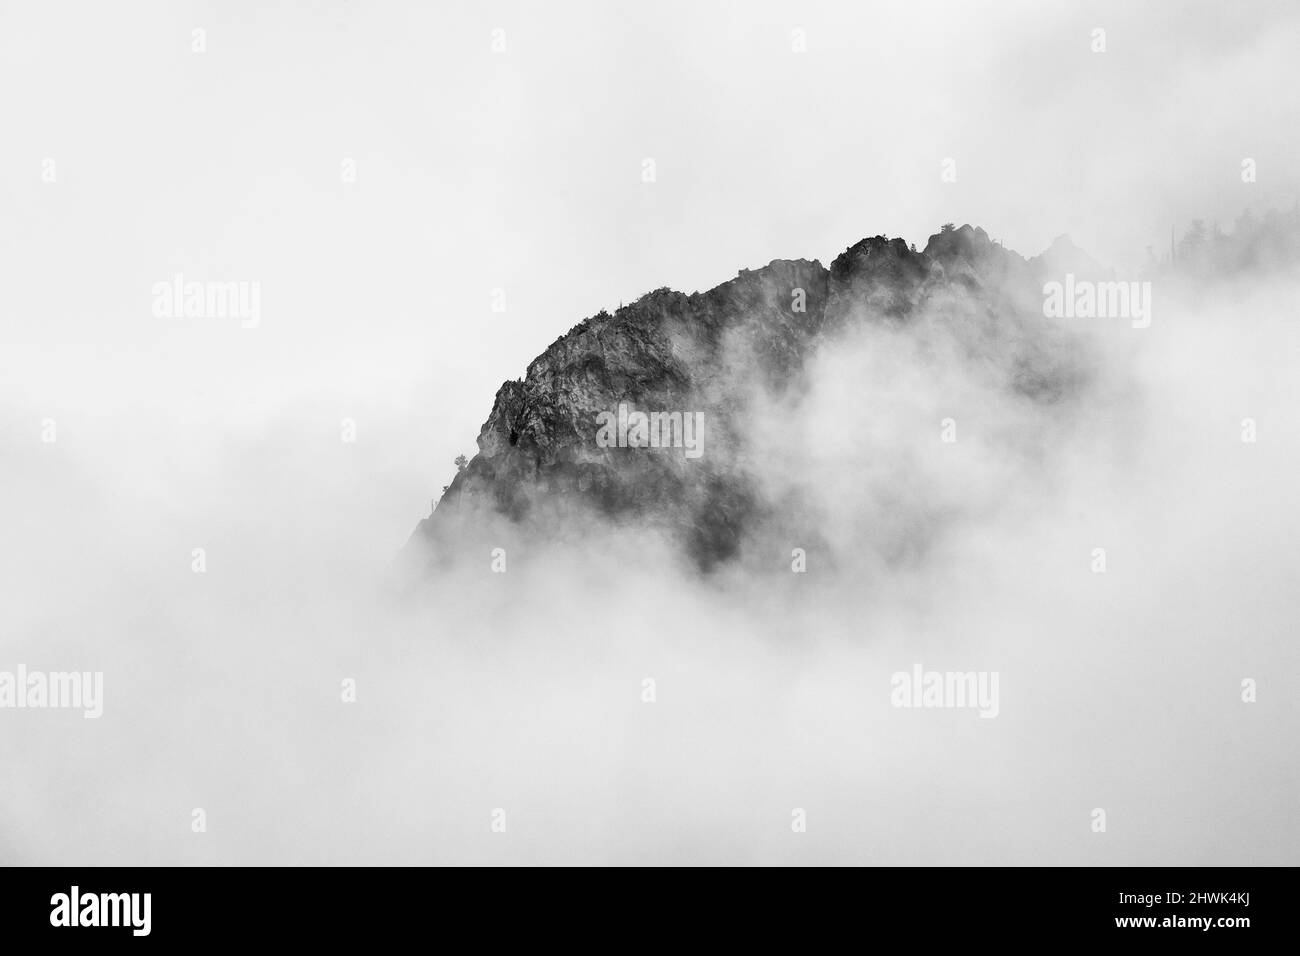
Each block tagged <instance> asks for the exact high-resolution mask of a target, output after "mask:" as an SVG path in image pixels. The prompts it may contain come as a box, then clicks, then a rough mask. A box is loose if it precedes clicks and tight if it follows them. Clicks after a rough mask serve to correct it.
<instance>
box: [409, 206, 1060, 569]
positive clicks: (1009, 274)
mask: <svg viewBox="0 0 1300 956" xmlns="http://www.w3.org/2000/svg"><path fill="white" fill-rule="evenodd" d="M1058 251H1060V250H1058ZM1042 278H1043V275H1042V269H1041V268H1038V263H1036V262H1034V261H1030V262H1027V261H1026V260H1025V259H1023V258H1021V257H1020V256H1019V255H1017V254H1015V253H1014V252H1011V251H1009V250H1007V249H1004V248H1003V247H1002V246H1001V245H999V244H997V243H995V242H993V241H992V240H990V239H989V237H988V235H987V234H986V233H985V232H984V231H983V230H982V229H978V228H972V227H971V226H962V227H961V228H959V229H951V228H947V227H945V229H944V230H943V231H941V232H940V233H938V234H936V235H934V236H932V237H930V240H929V242H928V244H927V246H926V248H925V250H924V251H922V252H918V251H916V250H915V248H910V247H909V246H908V245H907V244H906V243H905V242H904V241H903V240H901V239H887V238H885V237H883V236H877V237H873V238H868V239H863V240H862V241H860V242H858V243H856V244H855V245H853V246H851V247H850V248H848V249H847V250H845V251H844V252H843V253H841V254H840V255H839V256H837V257H836V258H835V260H834V261H833V262H832V263H831V266H830V268H829V269H827V268H826V267H824V266H823V265H822V264H821V263H820V262H818V261H808V260H803V259H800V260H777V261H774V262H771V263H769V264H768V265H767V266H765V267H763V268H761V269H756V270H752V271H751V270H742V271H741V272H740V273H739V274H738V275H737V277H736V278H734V279H732V280H730V281H729V282H725V283H723V284H722V285H719V286H717V287H716V288H714V289H711V290H709V291H707V292H702V293H695V294H693V295H686V294H683V293H680V292H673V291H671V290H668V289H659V290H656V291H654V292H651V293H649V294H647V295H645V296H643V297H641V298H640V299H638V300H637V301H636V302H634V303H632V304H630V305H627V306H624V307H623V308H620V309H619V310H618V311H617V312H615V313H614V314H612V315H611V314H610V313H608V312H603V311H602V312H600V313H598V314H597V315H594V316H592V317H591V318H588V319H586V320H585V321H583V322H581V323H579V324H578V325H577V326H575V327H574V328H573V329H571V330H570V331H569V332H568V333H567V334H565V335H564V336H562V337H561V338H559V339H557V340H556V341H555V342H554V343H553V344H552V345H551V346H550V347H549V348H548V349H547V350H546V351H545V352H544V353H543V354H542V355H540V356H538V357H537V358H536V359H535V360H534V361H533V362H532V364H530V365H529V366H528V370H527V373H526V375H525V376H524V378H523V379H521V380H518V381H512V382H506V383H505V384H504V385H502V386H501V388H500V389H499V390H498V392H497V395H496V399H495V401H494V403H493V406H492V410H491V413H490V414H489V415H488V418H487V421H486V422H485V423H484V425H483V428H482V431H481V432H480V434H479V436H478V449H479V451H478V454H477V455H475V456H474V458H473V459H472V460H471V461H470V462H469V464H468V466H467V467H466V468H465V469H464V470H463V471H461V472H460V473H458V474H457V475H456V476H455V478H454V480H453V481H452V484H451V485H450V487H449V488H448V489H447V491H446V493H445V494H444V495H443V497H442V499H441V500H440V501H439V502H438V503H437V505H436V507H435V508H434V510H433V512H432V513H431V514H430V516H429V517H428V518H426V519H424V520H423V521H421V522H420V523H419V525H418V527H417V528H416V530H415V532H414V533H413V534H412V536H411V541H410V543H409V544H408V553H413V554H414V555H415V556H416V557H417V558H418V559H419V560H420V561H427V562H431V563H433V564H437V563H440V562H447V561H453V560H455V559H456V558H457V557H458V556H459V555H460V554H461V553H462V552H464V551H465V550H467V549H470V548H471V542H473V544H474V545H477V544H479V543H481V541H480V538H481V536H482V534H483V532H484V529H485V528H486V527H488V526H489V525H491V526H492V527H494V528H495V529H497V530H496V532H494V533H497V534H498V536H499V529H501V528H502V527H508V528H510V529H514V530H515V531H517V532H518V533H519V534H520V535H523V536H527V535H528V534H530V533H531V534H533V535H540V536H547V535H553V534H556V533H562V532H563V530H564V529H565V528H566V527H572V526H573V525H574V524H575V522H576V521H577V520H578V518H579V517H580V516H582V517H588V518H603V519H607V520H610V521H613V522H616V523H618V524H619V525H620V526H627V525H636V526H638V527H647V528H652V529H655V530H657V531H658V532H661V533H663V534H664V535H666V536H667V537H669V538H670V539H671V540H673V541H674V542H676V543H677V544H679V545H680V547H681V548H682V549H683V551H684V553H685V554H686V555H688V556H689V557H690V559H691V560H693V561H694V562H695V563H696V564H697V565H698V566H700V567H702V568H706V569H707V568H710V567H712V566H714V565H716V564H717V563H719V562H725V561H727V560H728V559H730V558H732V557H733V556H735V555H736V553H737V552H738V550H739V549H740V548H741V546H742V544H743V542H744V540H745V537H746V535H747V534H749V533H751V532H752V531H753V529H755V528H756V527H759V526H761V525H762V524H763V523H764V522H767V521H771V520H773V519H775V518H778V517H779V516H778V515H774V514H773V511H774V510H779V509H780V506H781V505H780V502H773V501H771V500H768V499H767V498H766V497H765V496H764V495H763V493H762V490H761V488H760V487H759V484H758V483H757V482H756V481H755V473H756V469H757V467H758V466H759V464H760V463H758V462H756V461H755V460H754V459H753V457H752V455H753V443H752V442H751V441H750V440H749V436H751V435H752V429H753V428H755V427H760V428H761V427H762V417H761V414H757V413H756V411H755V403H756V402H759V403H760V404H762V405H763V406H764V407H767V405H769V404H770V403H771V402H773V401H776V402H780V401H789V402H797V401H798V398H799V394H800V393H801V391H802V390H803V389H805V388H806V387H807V386H808V384H809V383H808V381H807V372H808V369H809V364H810V359H811V357H812V356H813V355H814V354H815V353H816V352H817V351H818V350H820V349H834V348H835V347H836V343H837V342H838V341H840V340H841V339H842V338H843V337H844V336H846V335H849V334H851V333H852V330H853V329H855V328H857V327H860V326H861V325H862V324H864V323H883V324H885V325H889V326H897V327H901V328H906V327H907V326H908V324H909V323H913V322H919V321H921V317H923V316H924V317H925V320H926V321H928V322H934V321H938V322H940V323H942V324H943V325H944V327H945V328H946V329H947V330H948V332H949V333H950V334H951V335H952V336H953V340H954V341H955V342H957V343H959V345H960V347H961V348H962V349H964V350H966V351H967V352H968V353H969V356H970V360H971V361H972V362H974V363H984V364H986V365H989V366H990V367H991V368H993V369H994V370H995V371H996V374H994V375H993V378H992V385H991V387H996V388H1006V389H1010V390H1013V391H1015V392H1016V393H1018V394H1019V395H1020V396H1023V398H1024V400H1025V401H1028V402H1036V403H1042V404H1051V403H1053V402H1059V401H1061V400H1063V399H1064V398H1066V397H1068V396H1069V395H1070V394H1071V393H1072V392H1074V391H1076V390H1077V389H1078V388H1080V387H1082V384H1083V382H1084V379H1085V377H1086V376H1085V374H1084V372H1083V371H1082V370H1081V368H1080V367H1079V365H1078V363H1077V362H1076V361H1075V358H1074V355H1073V353H1072V350H1071V347H1070V345H1069V343H1068V342H1063V341H1061V340H1060V338H1059V337H1056V336H1054V335H1053V334H1052V332H1051V330H1049V329H1047V328H1045V327H1044V323H1043V321H1042V317H1041V315H1042V314H1041V302H1042V299H1041V289H1040V286H1041V281H1042ZM620 404H623V405H626V406H627V407H628V408H629V409H631V410H637V411H644V412H652V411H661V412H680V413H683V414H684V415H687V416H689V415H693V414H698V415H700V416H701V417H702V421H703V423H704V429H703V436H702V438H703V442H702V445H701V446H700V449H699V451H700V454H698V456H695V457H692V456H690V455H688V454H687V449H686V448H681V447H677V448H644V447H618V446H617V443H616V444H614V445H613V446H610V445H609V444H608V443H607V442H605V443H602V441H600V440H599V438H600V424H601V421H602V419H601V418H600V416H601V414H602V413H610V414H611V415H616V414H617V412H618V408H619V406H620ZM606 420H607V419H606ZM756 423H757V426H756ZM676 434H677V435H678V436H679V437H680V432H677V433H676ZM687 437H688V438H689V437H690V436H689V434H688V435H687ZM475 553H476V554H478V551H477V550H476V549H475Z"/></svg>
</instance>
